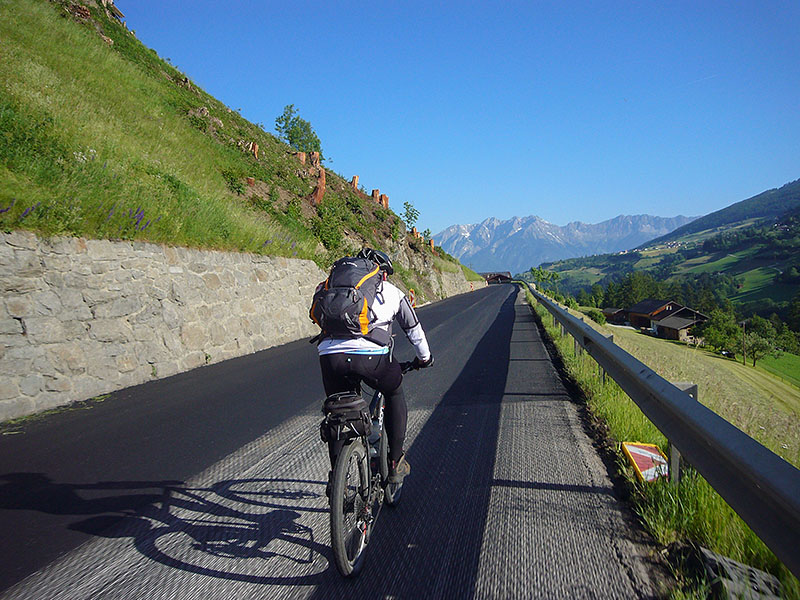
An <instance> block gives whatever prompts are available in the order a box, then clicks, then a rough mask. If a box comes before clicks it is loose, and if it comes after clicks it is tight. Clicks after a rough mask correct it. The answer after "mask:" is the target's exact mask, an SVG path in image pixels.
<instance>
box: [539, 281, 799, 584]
mask: <svg viewBox="0 0 800 600" xmlns="http://www.w3.org/2000/svg"><path fill="white" fill-rule="evenodd" d="M527 296H528V302H529V303H530V304H531V305H532V306H533V307H534V311H535V313H536V314H537V315H538V318H539V320H540V322H541V323H542V325H543V326H544V328H545V330H546V332H547V334H548V335H549V337H550V338H551V340H552V341H553V344H554V346H555V348H556V349H557V351H558V353H559V355H560V357H561V359H562V361H563V363H564V368H565V370H566V374H567V376H568V377H569V378H571V379H572V381H573V382H574V384H575V385H576V386H578V387H579V388H580V389H581V391H582V392H583V395H584V399H585V401H586V403H587V407H588V410H589V413H590V415H591V416H592V419H593V420H594V421H595V429H596V430H597V431H599V432H602V433H603V435H604V438H605V439H604V440H603V443H604V445H605V446H606V447H608V448H609V449H611V451H612V452H614V453H615V458H616V460H615V466H616V468H617V472H618V474H619V475H620V476H621V477H622V480H623V481H624V482H625V483H624V485H625V488H626V491H627V496H628V497H629V499H630V501H631V503H632V505H633V509H634V511H635V512H636V514H637V515H638V516H639V518H640V519H641V521H642V523H643V525H644V527H645V529H646V530H647V531H648V532H649V533H650V534H651V535H652V536H653V538H654V539H655V541H656V542H657V543H658V544H660V545H661V546H663V547H665V548H668V547H670V548H674V547H676V546H680V545H687V544H697V545H701V546H704V547H706V548H709V549H710V550H712V551H714V552H717V553H719V554H722V555H724V556H728V557H730V558H732V559H733V560H736V561H739V562H742V563H745V564H749V565H752V566H754V567H755V568H757V569H761V570H764V571H767V572H769V573H772V574H774V575H776V576H777V577H778V578H779V579H780V580H781V582H782V584H783V589H784V595H785V597H786V598H795V599H797V598H800V582H798V580H797V578H795V577H794V576H793V575H792V574H791V572H789V570H788V569H787V568H786V567H785V566H784V565H783V564H782V563H781V562H780V561H779V560H778V559H777V558H776V557H775V555H774V554H773V553H772V552H771V551H770V550H769V549H768V548H767V547H766V546H765V545H764V543H763V542H762V541H761V540H760V539H759V538H758V537H757V536H756V535H755V534H754V533H753V531H752V530H751V529H750V528H749V527H748V526H747V525H746V524H745V523H744V521H742V520H741V519H740V518H739V516H738V515H736V513H735V512H734V511H733V510H732V509H731V508H730V507H729V506H728V505H727V504H726V503H725V501H724V500H723V499H722V498H721V497H720V496H719V494H717V493H716V492H715V491H714V490H713V488H712V487H711V486H710V485H709V484H708V483H707V482H706V481H705V479H703V478H702V477H701V476H700V475H699V474H698V473H697V472H696V471H694V470H693V469H691V467H689V468H687V469H686V470H685V472H684V475H683V477H682V478H681V481H680V483H679V484H678V485H671V484H669V483H668V482H666V481H665V480H661V481H658V482H656V483H650V484H642V483H639V482H638V481H636V479H635V477H634V476H633V472H632V469H631V467H630V466H629V465H628V463H627V461H626V460H625V459H624V457H623V455H622V452H621V451H620V448H619V444H620V442H622V441H636V442H646V443H652V444H657V445H658V446H659V447H660V448H661V449H662V450H663V451H665V452H666V450H667V440H666V438H665V437H664V436H663V434H661V432H659V431H658V430H657V429H656V428H655V426H654V425H653V424H652V423H650V421H649V420H648V419H647V418H646V417H645V416H644V414H643V413H642V412H641V410H639V408H638V407H637V406H636V404H635V403H634V402H633V401H632V400H631V399H630V398H629V397H628V396H627V395H626V394H625V393H624V392H623V391H622V390H621V389H620V388H619V386H618V385H617V384H616V383H615V382H613V381H612V380H610V379H607V380H606V382H605V383H604V382H603V380H602V377H601V376H600V371H599V370H598V368H597V364H596V363H595V362H594V361H593V360H592V358H591V357H590V356H588V355H587V354H586V353H581V354H576V353H575V351H574V346H573V342H572V339H571V338H570V337H569V336H564V337H562V336H561V332H560V329H559V328H558V327H556V326H553V325H552V319H550V318H549V317H550V314H549V313H548V312H547V311H546V310H545V309H544V308H543V307H542V306H540V305H539V304H538V303H537V302H536V300H535V299H534V298H533V296H532V295H530V293H528V294H527ZM671 566H672V568H673V569H674V570H675V574H676V577H677V578H678V581H680V582H681V586H682V589H680V590H676V591H675V592H674V594H673V595H672V597H673V598H705V597H707V593H708V582H704V581H703V580H702V578H698V576H697V574H696V573H691V572H689V571H688V570H687V569H685V568H684V567H683V566H682V565H681V563H680V561H675V560H673V561H672V562H671Z"/></svg>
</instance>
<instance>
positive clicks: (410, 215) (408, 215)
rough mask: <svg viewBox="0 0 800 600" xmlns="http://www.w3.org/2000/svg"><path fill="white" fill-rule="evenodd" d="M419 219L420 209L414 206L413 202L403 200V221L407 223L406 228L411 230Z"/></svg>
mask: <svg viewBox="0 0 800 600" xmlns="http://www.w3.org/2000/svg"><path fill="white" fill-rule="evenodd" d="M417 219H419V211H418V210H417V209H416V208H414V205H413V204H411V202H403V222H405V224H406V229H408V230H410V229H411V228H412V227H414V224H415V223H416V222H417Z"/></svg>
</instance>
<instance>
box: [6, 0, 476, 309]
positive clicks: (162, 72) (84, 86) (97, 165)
mask: <svg viewBox="0 0 800 600" xmlns="http://www.w3.org/2000/svg"><path fill="white" fill-rule="evenodd" d="M0 38H1V39H2V40H3V43H2V44H1V45H0V78H2V80H3V86H2V87H0V181H1V182H2V185H1V186H0V229H2V230H5V231H13V230H18V229H25V230H30V231H33V232H36V233H38V234H40V235H44V236H50V235H67V236H83V237H88V238H101V239H121V240H141V241H151V242H157V243H163V244H167V245H175V246H187V247H195V248H209V249H220V250H234V251H246V252H254V253H258V254H268V255H276V256H285V257H297V258H307V259H311V260H314V261H315V262H316V263H317V264H318V265H320V266H322V267H326V266H327V265H329V264H330V263H331V262H332V261H333V260H334V259H335V258H337V257H338V256H341V255H343V254H345V253H348V252H350V251H352V250H354V249H355V248H358V247H360V246H362V245H364V244H368V245H374V246H377V247H381V248H384V249H386V250H388V251H389V252H390V253H391V254H392V255H393V256H394V257H396V259H397V261H398V263H399V268H398V273H399V279H400V281H398V283H400V284H401V285H403V286H404V287H415V288H416V290H417V292H418V294H419V295H420V297H421V298H422V299H424V298H433V297H434V296H435V295H436V293H437V292H436V291H435V289H434V288H435V286H434V285H432V283H431V277H429V276H428V275H426V274H427V273H431V272H434V273H435V272H438V271H439V270H441V269H444V270H450V271H459V270H461V266H460V265H459V264H458V262H457V261H455V260H454V259H452V257H449V256H447V255H446V253H443V252H441V251H439V250H436V251H432V250H431V249H430V248H429V247H426V246H425V245H423V244H422V243H421V242H420V241H419V240H415V239H414V238H412V237H411V236H409V235H407V234H406V231H405V226H404V224H403V223H402V221H401V220H400V219H399V217H397V215H396V214H394V212H392V210H391V209H390V208H389V207H387V206H383V205H381V204H379V203H378V202H376V201H375V200H374V199H373V198H372V197H370V196H368V195H366V194H365V193H364V190H363V189H360V188H357V187H356V186H354V185H353V184H351V183H350V182H349V181H347V180H346V179H345V178H344V177H342V176H340V175H339V174H337V173H335V172H333V171H331V170H330V169H327V168H325V167H324V166H323V165H320V164H319V162H315V161H314V159H313V157H311V156H309V157H307V160H305V161H303V160H302V159H301V157H300V156H299V155H297V153H296V152H295V150H294V149H292V148H291V147H289V146H288V145H286V144H285V143H283V142H282V141H280V140H279V139H277V138H276V137H275V136H273V135H272V134H271V133H268V132H267V131H266V128H265V126H264V125H263V124H254V123H250V122H249V121H247V120H246V119H244V118H243V117H242V116H241V115H240V114H239V113H238V112H237V111H236V110H233V109H231V108H229V107H227V106H225V105H223V104H222V103H221V102H220V101H218V100H216V99H215V98H213V97H212V96H210V95H209V94H207V93H206V92H205V91H203V90H202V89H200V88H199V87H198V86H197V85H196V84H195V83H194V82H193V81H192V79H191V77H190V76H188V75H187V74H184V73H182V72H180V71H179V70H177V69H176V68H175V67H173V66H172V65H171V64H169V63H168V62H167V61H165V60H162V59H161V58H159V57H158V55H157V54H156V52H154V51H153V50H150V49H148V48H146V47H145V46H143V45H142V44H141V43H140V42H139V41H138V40H137V39H136V37H135V35H134V34H133V32H131V31H129V30H128V29H127V28H126V27H125V26H124V25H123V24H121V23H120V22H119V21H118V20H117V19H115V18H114V17H113V15H111V14H110V13H109V12H108V10H106V9H105V8H103V7H102V6H100V5H99V3H96V2H94V1H93V0H86V1H85V2H84V3H83V4H76V3H73V2H69V1H66V0H54V1H53V2H46V1H44V0H9V1H7V2H4V6H3V19H2V20H0ZM290 101H291V99H287V104H288V103H289V102H290ZM323 143H324V140H323ZM320 197H321V200H320ZM387 204H388V201H387ZM472 276H474V275H472ZM434 279H435V278H434Z"/></svg>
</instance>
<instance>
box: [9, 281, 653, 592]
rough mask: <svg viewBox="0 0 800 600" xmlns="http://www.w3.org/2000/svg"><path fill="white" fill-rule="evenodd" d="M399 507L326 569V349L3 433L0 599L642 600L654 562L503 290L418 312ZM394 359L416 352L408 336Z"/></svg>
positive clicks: (284, 351) (164, 385)
mask: <svg viewBox="0 0 800 600" xmlns="http://www.w3.org/2000/svg"><path fill="white" fill-rule="evenodd" d="M419 315H420V320H421V321H422V323H423V327H424V328H425V330H426V331H427V333H428V338H429V341H430V345H431V348H432V350H433V353H434V355H435V357H436V363H435V365H434V367H433V368H431V369H427V370H423V371H419V372H412V373H410V374H409V375H407V376H406V379H405V383H404V385H405V386H406V398H407V400H408V403H409V435H408V440H407V456H408V460H409V462H410V464H411V466H412V471H411V475H410V476H409V478H408V479H407V480H406V483H407V485H406V486H405V488H404V491H403V497H402V501H401V503H400V505H399V506H398V507H396V508H394V509H393V508H386V509H384V510H383V511H382V513H381V516H380V519H379V521H378V524H377V527H376V529H375V533H374V535H373V538H372V541H371V543H370V545H369V546H368V548H367V562H366V565H365V569H364V571H363V573H362V574H361V576H360V577H358V578H357V579H355V580H344V579H342V578H341V577H340V576H339V575H338V573H337V571H336V569H335V567H334V566H333V564H332V562H331V558H332V557H331V553H330V550H329V533H328V513H327V502H326V498H325V494H324V488H325V480H326V473H327V470H328V465H327V452H326V449H325V447H324V445H323V444H322V443H321V442H320V440H319V429H318V424H319V421H320V419H321V413H320V405H321V400H322V395H323V393H322V385H321V382H320V377H319V368H318V364H317V360H316V355H315V348H314V347H313V346H311V345H310V344H308V343H307V342H306V341H302V340H301V341H298V342H294V343H292V344H287V345H285V346H281V347H279V348H273V349H270V350H267V351H264V352H260V353H258V354H254V355H251V356H246V357H242V358H239V359H235V360H230V361H226V362H224V363H219V364H216V365H212V366H208V367H203V368H201V369H198V370H195V371H192V372H190V373H185V374H182V375H178V376H175V377H171V378H168V379H164V380H160V381H155V382H151V383H148V384H145V385H141V386H137V387H135V388H129V389H127V390H122V391H120V392H117V393H114V394H112V395H111V397H109V398H108V399H106V400H105V401H103V402H98V403H95V404H93V405H92V407H91V408H87V409H76V410H70V411H65V412H63V413H61V414H57V415H53V416H50V417H47V418H44V419H40V420H33V421H32V422H30V423H27V424H25V425H24V426H23V427H22V432H21V433H18V434H11V435H3V436H1V437H0V527H1V528H2V531H3V536H2V539H0V561H1V562H0V564H2V567H0V570H1V571H2V572H1V573H0V590H3V591H2V592H0V597H2V598H15V599H17V598H31V599H33V598H36V599H40V598H65V599H66V598H69V599H73V598H98V599H99V598H108V599H111V598H113V599H119V598H148V599H150V598H163V599H165V600H172V599H175V598H204V599H207V598H226V599H229V598H248V599H255V598H265V599H266V598H270V599H275V598H286V599H288V598H342V599H345V598H346V599H351V598H448V599H449V598H646V597H653V596H655V595H656V593H655V592H656V590H655V588H654V584H653V582H652V578H651V575H650V565H649V562H648V559H647V555H648V553H649V552H651V548H649V547H648V546H647V545H646V544H645V543H642V539H643V536H642V535H641V532H639V531H638V530H637V529H636V527H635V525H634V524H632V519H630V517H629V516H628V515H627V512H626V509H625V508H624V507H623V506H622V505H621V504H620V502H619V501H618V500H617V498H616V497H615V495H614V491H613V488H612V485H611V482H610V480H609V478H608V475H607V472H606V469H605V467H604V465H603V463H602V461H601V460H600V458H599V457H598V455H597V453H596V451H595V449H594V448H593V446H592V442H591V440H590V439H589V438H588V436H587V435H586V433H585V432H584V429H583V426H582V424H581V421H580V418H579V408H578V406H577V405H576V404H575V403H574V402H573V401H572V400H571V399H570V397H569V395H568V393H567V391H566V390H565V388H564V385H563V384H562V382H561V380H560V378H559V375H558V373H557V371H556V369H555V368H554V366H553V364H552V363H551V361H550V359H549V357H548V354H547V351H546V349H545V346H544V344H543V342H542V340H541V337H540V333H539V330H538V328H537V326H536V324H535V322H534V320H533V317H532V315H531V312H530V309H529V308H528V307H527V306H526V305H525V304H524V303H523V302H522V300H521V296H519V295H518V291H517V288H516V287H515V286H512V285H498V286H490V287H488V288H485V289H481V290H479V291H476V292H473V293H469V294H463V295H460V296H456V297H454V298H450V299H448V300H446V301H442V302H439V303H436V304H433V305H430V306H427V307H424V308H422V309H420V311H419ZM396 353H397V355H398V356H399V357H400V358H401V359H409V358H411V356H412V350H411V347H410V346H409V345H408V343H407V342H406V341H405V340H402V341H401V342H399V343H398V344H397V350H396Z"/></svg>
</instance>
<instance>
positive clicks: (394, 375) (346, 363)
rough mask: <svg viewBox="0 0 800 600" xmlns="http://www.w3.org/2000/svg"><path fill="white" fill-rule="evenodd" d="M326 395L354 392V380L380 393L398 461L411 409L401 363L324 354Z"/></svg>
mask: <svg viewBox="0 0 800 600" xmlns="http://www.w3.org/2000/svg"><path fill="white" fill-rule="evenodd" d="M319 364H320V367H321V368H322V384H323V385H324V386H325V394H326V395H328V396H330V395H331V394H335V393H337V392H347V391H352V390H353V389H354V388H353V380H354V378H359V379H361V380H362V381H364V382H365V383H366V384H367V385H368V386H370V387H372V388H375V389H378V390H380V391H381V392H382V393H383V396H384V398H386V412H385V423H386V434H387V437H388V440H389V460H399V459H400V456H402V454H403V442H404V441H405V438H406V426H407V424H408V407H407V406H406V396H405V394H404V393H403V386H402V385H401V384H402V382H403V372H402V371H401V369H400V363H398V362H397V361H396V360H394V359H391V360H389V355H388V354H344V353H338V354H323V355H322V356H320V357H319Z"/></svg>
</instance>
